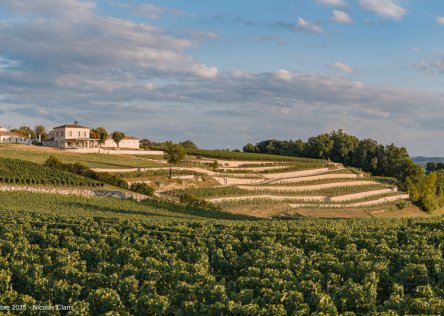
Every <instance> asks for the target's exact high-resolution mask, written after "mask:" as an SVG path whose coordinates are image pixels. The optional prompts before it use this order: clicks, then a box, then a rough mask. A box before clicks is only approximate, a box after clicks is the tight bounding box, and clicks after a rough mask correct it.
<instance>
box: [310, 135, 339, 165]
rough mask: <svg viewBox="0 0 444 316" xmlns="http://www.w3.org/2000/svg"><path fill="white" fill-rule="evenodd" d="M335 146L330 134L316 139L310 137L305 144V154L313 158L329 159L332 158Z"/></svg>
mask: <svg viewBox="0 0 444 316" xmlns="http://www.w3.org/2000/svg"><path fill="white" fill-rule="evenodd" d="M333 145H334V142H333V139H332V138H331V137H330V135H329V134H326V133H325V134H321V135H318V136H316V137H310V138H309V139H308V142H307V143H306V144H305V154H306V155H307V156H308V157H312V158H323V159H327V158H329V157H330V153H331V150H332V149H333Z"/></svg>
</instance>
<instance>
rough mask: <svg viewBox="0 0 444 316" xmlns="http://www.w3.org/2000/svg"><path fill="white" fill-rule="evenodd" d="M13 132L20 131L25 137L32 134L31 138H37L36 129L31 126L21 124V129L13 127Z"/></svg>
mask: <svg viewBox="0 0 444 316" xmlns="http://www.w3.org/2000/svg"><path fill="white" fill-rule="evenodd" d="M11 132H14V133H18V134H20V135H23V136H24V137H29V135H31V139H36V138H37V136H36V133H35V131H34V130H33V129H32V128H31V127H29V126H20V128H19V129H16V128H15V129H11Z"/></svg>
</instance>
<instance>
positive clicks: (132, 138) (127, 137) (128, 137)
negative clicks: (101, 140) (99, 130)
mask: <svg viewBox="0 0 444 316" xmlns="http://www.w3.org/2000/svg"><path fill="white" fill-rule="evenodd" d="M106 139H113V137H112V136H111V135H108V137H107V138H106ZM124 139H128V140H139V139H138V138H137V137H135V136H125V138H124Z"/></svg>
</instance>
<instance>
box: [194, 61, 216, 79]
mask: <svg viewBox="0 0 444 316" xmlns="http://www.w3.org/2000/svg"><path fill="white" fill-rule="evenodd" d="M193 70H194V74H196V75H197V76H199V77H202V78H215V77H217V74H218V72H219V71H218V69H217V68H216V67H208V66H207V65H203V64H195V65H193Z"/></svg>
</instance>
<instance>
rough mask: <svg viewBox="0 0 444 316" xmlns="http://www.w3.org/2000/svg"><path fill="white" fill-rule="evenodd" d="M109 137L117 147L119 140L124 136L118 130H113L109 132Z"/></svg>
mask: <svg viewBox="0 0 444 316" xmlns="http://www.w3.org/2000/svg"><path fill="white" fill-rule="evenodd" d="M111 138H112V139H113V140H114V142H115V143H116V144H117V148H118V147H119V145H120V142H121V141H122V140H123V139H124V138H125V133H124V132H120V131H114V132H112V133H111Z"/></svg>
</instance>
